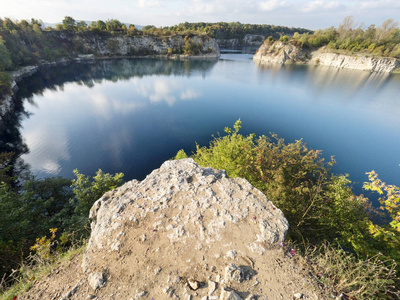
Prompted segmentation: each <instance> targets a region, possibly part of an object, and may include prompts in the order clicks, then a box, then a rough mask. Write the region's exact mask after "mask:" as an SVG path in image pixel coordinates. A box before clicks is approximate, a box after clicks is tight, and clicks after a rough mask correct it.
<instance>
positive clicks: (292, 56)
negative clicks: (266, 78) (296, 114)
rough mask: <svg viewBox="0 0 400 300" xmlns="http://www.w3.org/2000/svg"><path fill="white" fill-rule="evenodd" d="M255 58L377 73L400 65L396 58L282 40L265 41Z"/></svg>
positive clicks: (267, 61) (273, 61)
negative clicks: (311, 47)
mask: <svg viewBox="0 0 400 300" xmlns="http://www.w3.org/2000/svg"><path fill="white" fill-rule="evenodd" d="M253 60H254V61H257V62H260V63H268V64H292V63H301V64H304V63H308V64H311V65H323V66H328V67H335V68H345V69H354V70H362V71H368V72H377V73H390V72H392V71H393V70H395V69H397V68H399V67H400V61H399V60H398V59H395V58H377V57H372V56H367V55H365V54H355V55H347V54H346V55H345V54H339V53H334V52H331V51H330V50H329V49H328V48H327V47H322V48H320V49H318V50H316V51H307V50H304V49H301V48H299V47H297V46H294V45H292V44H290V43H282V42H280V41H276V42H274V43H268V42H264V43H263V44H262V45H261V46H260V48H259V49H258V51H257V53H256V54H255V55H254V56H253Z"/></svg>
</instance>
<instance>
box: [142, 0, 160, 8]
mask: <svg viewBox="0 0 400 300" xmlns="http://www.w3.org/2000/svg"><path fill="white" fill-rule="evenodd" d="M157 6H160V2H159V1H157V0H139V1H138V7H157Z"/></svg>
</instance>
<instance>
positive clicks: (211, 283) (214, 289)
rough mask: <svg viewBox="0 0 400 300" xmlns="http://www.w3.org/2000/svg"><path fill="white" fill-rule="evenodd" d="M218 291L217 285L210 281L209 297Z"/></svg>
mask: <svg viewBox="0 0 400 300" xmlns="http://www.w3.org/2000/svg"><path fill="white" fill-rule="evenodd" d="M216 290H217V283H216V282H214V281H212V280H209V281H208V296H211V295H212V294H213V293H214V292H215V291H216Z"/></svg>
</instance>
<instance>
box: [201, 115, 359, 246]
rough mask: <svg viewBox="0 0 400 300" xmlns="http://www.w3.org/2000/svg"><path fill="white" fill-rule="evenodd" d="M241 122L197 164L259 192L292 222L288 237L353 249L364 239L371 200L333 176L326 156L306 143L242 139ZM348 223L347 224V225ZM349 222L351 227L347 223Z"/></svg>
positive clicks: (205, 149)
mask: <svg viewBox="0 0 400 300" xmlns="http://www.w3.org/2000/svg"><path fill="white" fill-rule="evenodd" d="M240 127H241V122H240V119H239V120H238V121H236V123H235V125H234V129H230V128H225V132H226V133H228V135H226V136H224V137H221V136H218V137H214V139H213V140H212V141H211V142H210V146H209V147H199V146H198V145H197V149H196V153H194V154H193V158H194V159H195V160H196V161H197V162H198V163H199V164H200V165H202V166H210V167H213V168H217V169H224V170H226V172H227V174H228V176H230V177H243V178H245V179H247V180H249V182H250V183H251V184H253V185H254V186H255V187H257V188H258V189H260V190H261V191H262V192H263V193H264V194H265V195H266V196H267V198H268V199H270V200H271V201H273V202H274V204H275V205H276V206H277V207H278V208H280V209H281V210H282V212H283V213H284V215H285V216H286V218H287V219H288V221H289V224H290V232H289V236H290V237H291V238H294V239H295V240H298V241H303V240H310V241H313V242H318V241H321V240H324V239H335V238H338V239H340V240H341V241H342V242H343V243H346V244H351V241H352V238H353V237H357V236H359V235H360V234H361V233H360V230H361V229H360V228H359V226H358V224H359V222H360V221H362V220H363V218H364V217H366V216H367V215H366V211H365V209H364V207H365V205H366V201H367V199H365V198H363V197H355V196H354V195H353V193H352V192H351V188H350V184H351V182H350V180H348V179H347V176H345V175H333V174H332V173H331V171H330V169H331V167H332V166H333V165H334V164H335V163H336V162H335V160H334V159H333V158H331V160H330V161H329V162H325V160H324V159H323V158H322V156H321V151H319V150H312V149H308V148H307V146H306V145H305V143H303V142H302V141H296V142H294V143H289V144H285V142H284V140H283V139H280V138H278V137H277V135H275V134H272V137H271V138H267V137H266V136H261V137H259V138H258V139H256V138H255V135H254V134H250V135H248V136H243V135H241V134H239V133H238V132H239V129H240ZM346 218H347V219H346ZM343 219H346V220H347V221H346V222H343Z"/></svg>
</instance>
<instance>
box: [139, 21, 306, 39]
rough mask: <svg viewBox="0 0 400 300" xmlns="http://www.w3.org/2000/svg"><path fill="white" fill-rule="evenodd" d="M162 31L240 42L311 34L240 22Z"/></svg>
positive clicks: (204, 24) (170, 28) (207, 24)
mask: <svg viewBox="0 0 400 300" xmlns="http://www.w3.org/2000/svg"><path fill="white" fill-rule="evenodd" d="M143 30H144V31H149V30H154V31H155V30H156V28H155V27H154V26H152V27H144V28H143ZM163 30H164V31H168V32H171V33H174V32H175V33H176V32H192V33H193V34H207V35H208V36H211V37H214V38H217V39H234V38H235V39H239V40H242V39H243V38H244V37H245V36H246V34H254V35H261V36H264V37H267V36H273V37H274V38H276V39H277V38H279V37H280V36H281V35H290V36H291V35H293V34H294V33H295V32H298V33H306V32H308V33H312V31H311V30H307V29H304V28H293V27H285V26H275V25H266V24H263V25H260V24H241V23H240V22H231V23H226V22H218V23H205V22H199V23H188V22H185V23H181V24H179V25H174V26H170V27H164V28H163Z"/></svg>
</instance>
